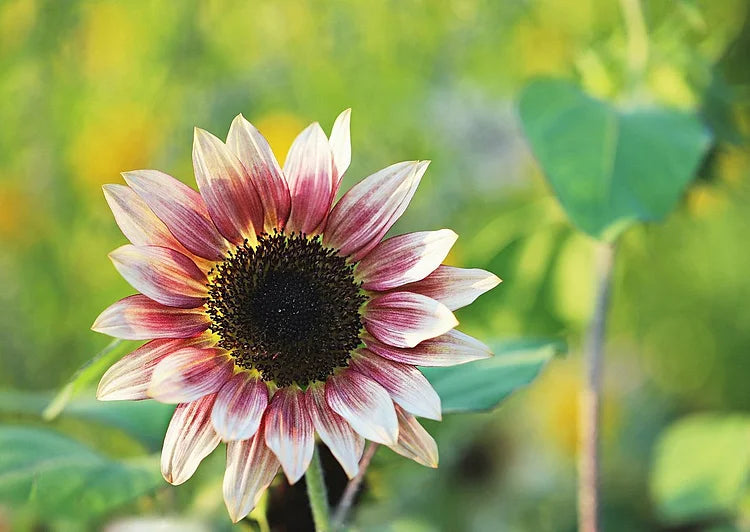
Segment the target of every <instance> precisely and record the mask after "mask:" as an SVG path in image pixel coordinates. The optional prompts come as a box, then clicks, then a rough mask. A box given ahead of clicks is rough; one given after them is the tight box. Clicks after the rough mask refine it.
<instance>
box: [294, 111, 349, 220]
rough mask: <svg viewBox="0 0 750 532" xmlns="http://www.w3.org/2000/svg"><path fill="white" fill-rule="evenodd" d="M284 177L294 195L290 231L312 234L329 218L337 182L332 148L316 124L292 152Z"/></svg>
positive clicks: (296, 144)
mask: <svg viewBox="0 0 750 532" xmlns="http://www.w3.org/2000/svg"><path fill="white" fill-rule="evenodd" d="M284 175H285V176H286V180H287V182H288V183H289V192H290V193H291V195H292V212H291V214H290V215H289V223H288V230H290V231H297V232H301V233H305V234H313V233H314V232H315V230H316V229H317V228H318V227H321V226H322V224H323V223H324V222H325V220H326V217H327V216H328V211H329V210H330V209H331V204H332V203H333V199H334V198H333V196H334V194H335V185H336V183H337V182H338V177H337V175H336V171H335V170H334V167H333V154H331V146H330V145H329V144H328V138H327V137H326V135H325V133H324V132H323V130H322V129H321V127H320V124H318V123H317V122H316V123H314V124H311V125H310V126H308V127H307V128H306V129H305V130H304V131H302V133H300V134H299V135H298V136H297V138H296V139H295V140H294V143H293V144H292V146H291V147H290V148H289V153H288V154H287V156H286V161H285V162H284Z"/></svg>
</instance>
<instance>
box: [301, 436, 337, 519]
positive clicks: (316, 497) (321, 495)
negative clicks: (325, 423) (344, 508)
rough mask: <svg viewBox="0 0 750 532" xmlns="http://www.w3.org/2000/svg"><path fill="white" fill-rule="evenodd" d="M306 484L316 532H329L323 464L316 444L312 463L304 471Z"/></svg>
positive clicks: (328, 513)
mask: <svg viewBox="0 0 750 532" xmlns="http://www.w3.org/2000/svg"><path fill="white" fill-rule="evenodd" d="M305 484H307V498H308V499H309V500H310V509H311V510H312V515H313V522H314V523H315V530H316V531H317V532H330V530H331V517H330V512H329V509H328V492H327V491H326V483H325V479H324V478H323V466H322V465H321V463H320V454H319V453H318V446H317V445H316V446H315V450H314V452H313V458H312V463H311V464H310V467H308V468H307V472H306V473H305Z"/></svg>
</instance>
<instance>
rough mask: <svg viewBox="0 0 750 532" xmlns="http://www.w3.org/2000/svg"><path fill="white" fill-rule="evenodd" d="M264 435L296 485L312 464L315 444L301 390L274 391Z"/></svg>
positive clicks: (289, 478) (288, 477) (287, 474)
mask: <svg viewBox="0 0 750 532" xmlns="http://www.w3.org/2000/svg"><path fill="white" fill-rule="evenodd" d="M265 437H266V445H268V447H269V448H270V449H271V450H272V451H273V452H274V453H275V454H276V457H277V458H278V459H279V462H281V467H282V468H283V469H284V473H285V474H286V478H287V480H288V481H289V483H290V484H294V483H295V482H297V481H298V480H299V479H300V478H301V477H302V475H304V473H305V471H306V470H307V466H309V465H310V460H312V455H313V450H314V446H315V433H314V431H313V425H312V420H311V419H310V416H309V415H308V414H307V409H306V407H305V396H304V392H302V390H300V389H298V388H290V387H287V388H281V389H280V390H278V391H277V392H276V393H275V394H274V396H273V399H271V404H270V405H269V406H268V411H267V414H266V420H265Z"/></svg>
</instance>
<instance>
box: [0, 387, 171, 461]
mask: <svg viewBox="0 0 750 532" xmlns="http://www.w3.org/2000/svg"><path fill="white" fill-rule="evenodd" d="M49 398H50V394H49V393H46V392H30V391H23V390H0V415H6V417H7V415H11V416H18V415H23V416H32V417H35V418H36V417H38V418H42V413H43V412H45V407H46V406H47V405H48V404H49V403H50V401H49ZM174 408H175V407H174V405H167V404H163V403H159V402H156V401H112V402H109V401H97V400H96V399H94V398H93V392H91V393H90V394H89V395H88V397H79V398H75V399H72V400H70V402H68V403H67V404H66V405H65V407H64V409H63V411H62V412H61V413H60V417H62V418H68V417H72V418H77V419H82V420H85V421H91V422H93V423H97V424H100V425H107V426H111V427H117V428H119V429H122V430H124V431H125V432H126V433H128V434H129V435H131V436H132V437H134V438H136V439H137V440H139V441H140V442H142V443H144V444H146V445H147V446H148V447H149V448H154V449H156V448H159V447H160V446H161V443H162V441H163V440H164V433H165V432H166V429H167V425H168V424H169V418H170V417H171V416H172V412H174Z"/></svg>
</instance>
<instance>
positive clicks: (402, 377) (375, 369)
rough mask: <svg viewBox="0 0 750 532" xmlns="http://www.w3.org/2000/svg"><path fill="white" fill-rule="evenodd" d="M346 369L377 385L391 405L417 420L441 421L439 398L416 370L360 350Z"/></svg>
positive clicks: (407, 365) (365, 350)
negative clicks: (422, 418)
mask: <svg viewBox="0 0 750 532" xmlns="http://www.w3.org/2000/svg"><path fill="white" fill-rule="evenodd" d="M349 367H350V368H352V369H353V370H355V371H358V372H359V373H362V374H363V375H366V376H367V377H370V378H371V379H372V380H374V381H375V382H377V383H378V384H380V385H381V386H382V387H383V388H385V389H386V390H387V391H388V393H389V394H390V395H391V398H392V399H393V401H394V402H395V403H396V404H398V405H400V406H401V407H402V408H404V409H405V410H406V411H407V412H410V413H412V414H414V415H416V416H421V417H426V418H428V419H436V420H440V419H441V417H442V416H441V412H442V410H441V408H440V397H439V396H438V394H437V392H436V391H435V390H434V389H433V388H432V385H431V384H430V383H429V381H428V380H427V378H425V376H424V375H422V372H420V371H419V369H417V368H415V367H414V366H411V365H409V364H402V363H399V362H393V361H392V360H388V359H385V358H382V357H379V356H378V355H376V354H375V353H372V352H371V351H368V350H367V349H360V350H358V352H357V353H356V354H355V355H354V356H353V357H352V359H351V360H350V361H349Z"/></svg>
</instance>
